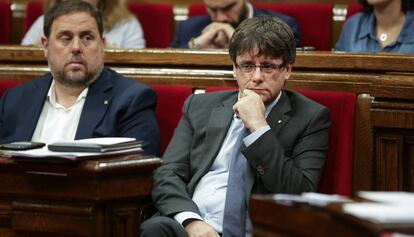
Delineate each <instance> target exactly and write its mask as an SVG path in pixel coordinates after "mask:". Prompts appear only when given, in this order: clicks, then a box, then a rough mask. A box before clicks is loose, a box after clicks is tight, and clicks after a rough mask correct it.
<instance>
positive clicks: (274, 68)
mask: <svg viewBox="0 0 414 237" xmlns="http://www.w3.org/2000/svg"><path fill="white" fill-rule="evenodd" d="M235 65H236V67H237V68H238V69H239V70H240V71H241V72H242V73H244V74H251V73H254V72H255V71H256V68H260V72H262V73H265V74H273V73H274V72H276V71H280V70H281V69H283V68H285V67H286V64H285V63H281V64H275V63H266V64H260V65H255V64H249V63H244V64H238V63H235ZM265 66H268V67H267V68H266V67H265ZM246 67H250V71H246V69H247V70H249V68H246ZM269 70H270V71H269Z"/></svg>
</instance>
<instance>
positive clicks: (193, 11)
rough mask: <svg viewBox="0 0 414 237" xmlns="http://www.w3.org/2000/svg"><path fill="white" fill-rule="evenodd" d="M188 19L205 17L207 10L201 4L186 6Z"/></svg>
mask: <svg viewBox="0 0 414 237" xmlns="http://www.w3.org/2000/svg"><path fill="white" fill-rule="evenodd" d="M187 15H188V16H189V17H192V16H202V15H207V9H206V7H205V5H204V4H203V3H193V4H190V5H189V6H188V14H187Z"/></svg>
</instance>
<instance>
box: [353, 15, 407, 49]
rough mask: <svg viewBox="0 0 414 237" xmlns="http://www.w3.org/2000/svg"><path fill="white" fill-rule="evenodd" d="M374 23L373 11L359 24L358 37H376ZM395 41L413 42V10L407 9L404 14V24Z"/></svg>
mask: <svg viewBox="0 0 414 237" xmlns="http://www.w3.org/2000/svg"><path fill="white" fill-rule="evenodd" d="M361 14H362V13H361ZM375 25H376V19H375V13H374V12H371V13H369V15H368V16H367V19H366V21H365V22H362V24H361V26H360V27H361V30H360V31H359V34H358V38H359V39H362V38H365V37H368V36H369V37H371V38H372V39H377V37H376V32H375ZM396 42H399V43H414V11H412V10H409V11H407V13H406V15H405V22H404V26H403V28H402V30H401V33H400V35H399V36H398V38H397V40H396Z"/></svg>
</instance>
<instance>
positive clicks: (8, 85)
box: [0, 80, 21, 97]
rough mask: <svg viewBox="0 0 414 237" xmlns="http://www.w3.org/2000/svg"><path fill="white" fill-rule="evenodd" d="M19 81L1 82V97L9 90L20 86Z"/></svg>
mask: <svg viewBox="0 0 414 237" xmlns="http://www.w3.org/2000/svg"><path fill="white" fill-rule="evenodd" d="M20 84H21V83H20V82H19V81H13V80H0V97H1V96H2V95H3V94H4V92H6V91H7V90H8V89H10V88H13V87H15V86H18V85H20Z"/></svg>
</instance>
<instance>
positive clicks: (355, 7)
mask: <svg viewBox="0 0 414 237" xmlns="http://www.w3.org/2000/svg"><path fill="white" fill-rule="evenodd" d="M363 10H364V7H363V6H362V5H361V4H359V3H352V4H349V5H348V7H347V8H346V20H348V18H350V17H351V16H352V15H354V14H356V13H358V12H361V11H363Z"/></svg>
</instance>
